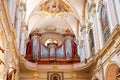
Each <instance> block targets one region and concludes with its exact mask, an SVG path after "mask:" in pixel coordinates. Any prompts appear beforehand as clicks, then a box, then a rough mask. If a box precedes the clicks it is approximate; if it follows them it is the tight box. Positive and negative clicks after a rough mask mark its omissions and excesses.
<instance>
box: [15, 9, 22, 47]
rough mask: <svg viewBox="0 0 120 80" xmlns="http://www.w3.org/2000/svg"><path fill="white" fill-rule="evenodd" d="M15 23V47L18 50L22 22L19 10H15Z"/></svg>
mask: <svg viewBox="0 0 120 80" xmlns="http://www.w3.org/2000/svg"><path fill="white" fill-rule="evenodd" d="M16 16H17V21H16V33H17V39H16V42H17V47H18V49H19V43H20V31H21V21H22V13H21V10H20V9H19V8H17V15H16Z"/></svg>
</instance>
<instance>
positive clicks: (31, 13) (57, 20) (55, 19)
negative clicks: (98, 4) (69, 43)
mask: <svg viewBox="0 0 120 80" xmlns="http://www.w3.org/2000/svg"><path fill="white" fill-rule="evenodd" d="M54 1H55V2H56V4H57V6H54V5H53V2H54ZM87 2H88V1H87V0H27V1H26V20H25V21H26V23H27V25H28V30H29V32H31V31H32V30H34V29H35V28H39V29H40V31H41V32H44V31H45V30H44V29H46V28H48V27H49V26H52V27H49V30H50V29H51V31H52V29H56V31H57V32H59V33H60V32H62V31H63V30H66V29H70V30H71V32H73V33H74V34H75V35H77V34H78V33H77V32H78V30H79V28H78V27H81V25H82V24H84V19H85V11H86V5H87ZM61 3H63V5H62V8H60V7H59V4H61ZM51 6H52V8H51ZM55 8H56V9H55ZM58 9H59V10H58ZM63 9H64V10H63ZM46 31H47V30H46Z"/></svg>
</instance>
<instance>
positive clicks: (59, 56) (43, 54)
mask: <svg viewBox="0 0 120 80" xmlns="http://www.w3.org/2000/svg"><path fill="white" fill-rule="evenodd" d="M42 35H43V34H40V33H38V32H32V33H31V34H30V39H29V42H28V44H27V50H26V56H25V58H26V59H27V60H29V61H31V62H37V63H39V64H51V63H53V64H64V63H76V62H80V57H79V56H78V54H77V45H76V43H75V41H74V35H73V34H62V35H63V36H62V38H63V41H62V43H61V44H60V45H58V43H54V42H50V43H48V44H47V45H45V43H43V41H42V40H44V39H41V36H42ZM49 38H51V37H49Z"/></svg>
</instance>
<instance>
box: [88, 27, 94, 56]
mask: <svg viewBox="0 0 120 80" xmlns="http://www.w3.org/2000/svg"><path fill="white" fill-rule="evenodd" d="M89 43H90V52H91V55H92V56H93V55H94V52H95V47H94V36H93V30H92V29H90V32H89Z"/></svg>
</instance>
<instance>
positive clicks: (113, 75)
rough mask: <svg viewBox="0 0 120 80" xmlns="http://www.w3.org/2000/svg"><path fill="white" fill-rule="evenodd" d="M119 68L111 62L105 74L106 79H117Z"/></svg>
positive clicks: (119, 72)
mask: <svg viewBox="0 0 120 80" xmlns="http://www.w3.org/2000/svg"><path fill="white" fill-rule="evenodd" d="M119 74H120V68H119V67H118V65H116V64H112V65H110V66H109V68H108V71H107V75H106V80H119V79H118V78H119V77H120V75H119Z"/></svg>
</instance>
